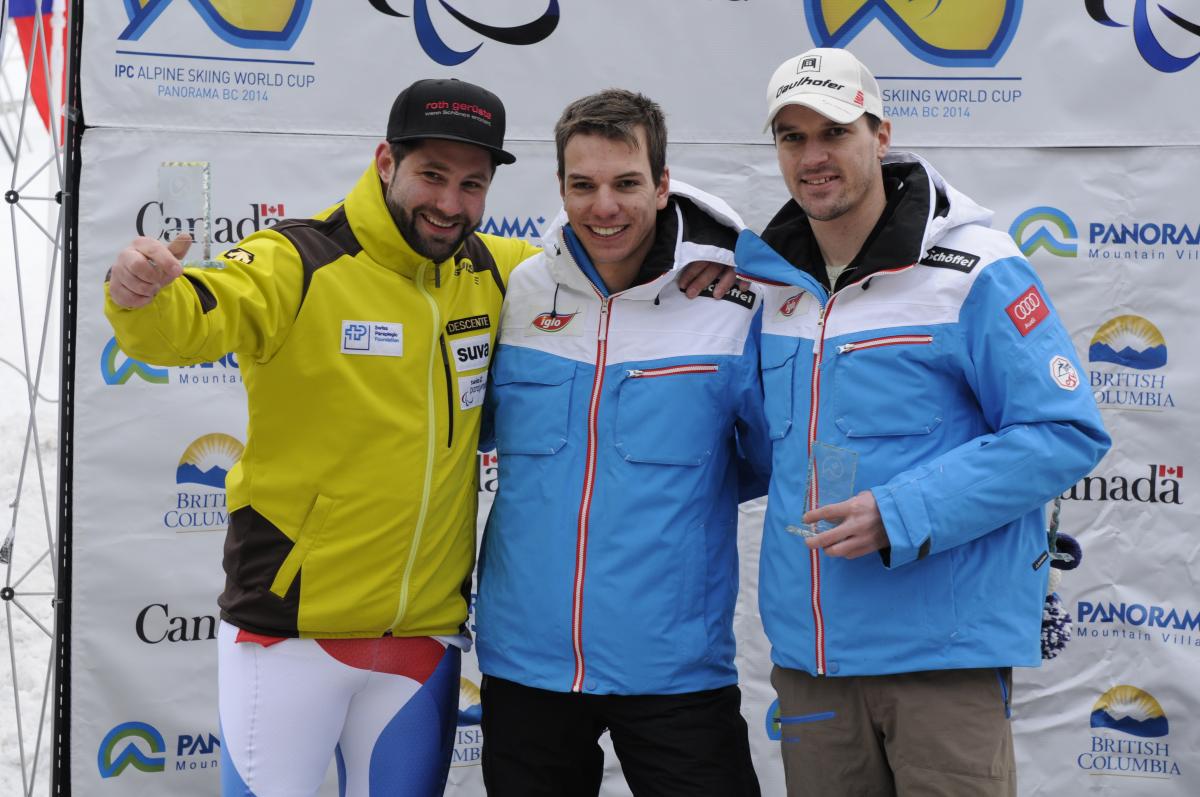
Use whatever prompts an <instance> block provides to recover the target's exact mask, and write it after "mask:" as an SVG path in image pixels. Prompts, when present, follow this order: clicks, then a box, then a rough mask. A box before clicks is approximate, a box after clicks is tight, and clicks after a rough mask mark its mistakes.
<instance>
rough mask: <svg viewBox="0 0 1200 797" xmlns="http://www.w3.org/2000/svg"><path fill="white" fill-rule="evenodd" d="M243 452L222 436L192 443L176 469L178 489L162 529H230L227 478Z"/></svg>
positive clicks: (165, 515)
mask: <svg viewBox="0 0 1200 797" xmlns="http://www.w3.org/2000/svg"><path fill="white" fill-rule="evenodd" d="M242 451H243V446H242V444H241V443H240V442H239V441H238V440H237V439H236V438H234V437H230V436H229V435H227V434H221V433H219V432H218V433H214V434H206V435H204V436H202V437H199V438H197V439H196V440H195V441H193V442H192V444H191V445H189V446H188V447H187V450H185V451H184V452H183V456H182V457H180V459H179V465H178V466H177V467H176V468H175V484H176V485H178V487H179V489H178V490H177V491H176V492H175V493H174V494H173V495H172V499H171V505H170V506H169V507H168V508H167V509H166V511H164V512H163V526H164V527H165V528H167V529H170V530H171V531H175V532H187V531H224V530H225V529H226V528H227V527H228V525H229V512H228V509H227V505H226V501H225V477H226V476H227V475H228V474H229V470H230V469H231V468H232V467H233V466H234V463H236V462H237V461H238V460H239V459H241V456H242Z"/></svg>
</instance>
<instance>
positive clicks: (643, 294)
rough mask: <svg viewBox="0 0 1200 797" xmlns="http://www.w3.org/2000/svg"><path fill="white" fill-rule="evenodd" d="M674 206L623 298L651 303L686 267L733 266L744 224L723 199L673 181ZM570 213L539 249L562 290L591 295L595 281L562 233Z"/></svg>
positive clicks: (661, 215) (659, 223)
mask: <svg viewBox="0 0 1200 797" xmlns="http://www.w3.org/2000/svg"><path fill="white" fill-rule="evenodd" d="M670 194H671V195H670V201H669V202H668V203H667V206H666V207H665V208H664V209H663V210H660V211H659V212H658V217H657V219H656V222H655V226H656V230H655V238H654V244H653V246H652V247H651V249H650V252H649V253H648V254H647V255H646V260H645V262H644V263H643V266H642V270H641V272H640V273H639V275H638V279H637V281H636V283H635V284H634V285H633V286H632V287H630V288H628V289H626V290H625V291H622V295H623V296H628V297H631V298H635V299H638V298H641V299H653V298H655V297H656V296H658V295H659V294H660V293H661V292H662V291H663V290H664V289H665V288H666V286H667V285H669V284H671V283H672V282H674V281H675V280H676V279H677V278H678V276H679V271H680V270H681V269H682V268H683V267H684V266H686V265H687V264H688V263H692V262H694V261H697V260H708V261H712V262H714V263H721V264H724V265H727V266H733V265H734V246H735V244H736V241H737V236H738V233H739V232H741V231H742V230H744V229H745V228H746V225H745V222H743V221H742V218H741V216H739V215H738V214H737V212H736V211H735V210H733V208H731V207H730V206H729V205H728V204H727V203H726V202H725V201H724V200H722V199H720V198H719V197H716V196H713V195H712V194H709V193H707V192H705V191H701V190H700V189H698V188H696V187H694V186H692V185H689V184H688V183H685V182H683V181H681V180H674V179H672V180H671V183H670ZM567 224H568V219H567V212H566V210H565V209H560V210H559V211H558V215H556V216H555V217H554V220H553V221H552V222H550V225H549V226H548V227H547V228H546V231H545V233H544V235H543V236H542V240H541V242H540V245H541V247H542V249H543V250H545V252H546V253H547V255H548V256H549V258H550V273H551V274H552V275H553V277H554V279H555V280H556V281H557V282H559V283H562V284H564V285H570V286H572V287H575V288H578V289H580V290H590V288H591V281H590V280H589V279H588V277H587V276H586V275H585V274H584V273H583V272H582V271H580V268H579V266H578V265H577V264H576V263H575V262H574V260H573V258H572V256H571V255H570V253H569V250H568V247H567V242H566V239H565V234H564V228H565V227H566V226H567Z"/></svg>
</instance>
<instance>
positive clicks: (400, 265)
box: [345, 163, 462, 280]
mask: <svg viewBox="0 0 1200 797" xmlns="http://www.w3.org/2000/svg"><path fill="white" fill-rule="evenodd" d="M345 208H346V218H347V219H349V221H350V229H351V231H352V232H353V233H354V237H355V238H357V239H358V242H359V243H361V244H362V247H363V250H364V251H365V252H366V253H367V254H368V255H369V256H370V258H371V259H372V260H374V261H375V262H376V263H378V264H379V265H381V266H383V267H384V268H387V269H390V270H392V271H395V272H397V273H398V274H401V275H403V276H405V277H408V278H409V279H412V280H415V279H416V276H417V269H419V268H420V267H421V265H423V264H427V263H432V261H431V260H430V259H429V258H427V257H424V256H423V255H419V254H417V253H416V252H415V251H413V248H412V247H411V246H409V245H408V241H406V240H404V236H403V235H401V234H400V230H399V229H398V228H397V227H396V222H395V221H394V220H393V219H392V214H391V211H389V210H388V207H387V203H386V202H384V198H383V183H382V181H381V180H380V179H379V173H378V172H376V171H375V164H374V163H372V164H371V165H370V166H369V167H367V170H366V171H365V172H364V173H363V175H362V177H360V178H359V179H358V182H357V183H356V184H355V186H354V188H352V189H351V190H350V193H349V194H347V196H346V202H345ZM461 248H462V247H459V249H460V250H461ZM455 254H457V252H456V253H455ZM453 260H454V255H451V256H450V257H448V258H446V259H445V260H443V261H442V262H441V263H440V264H438V265H439V267H441V266H444V265H448V264H451V263H452V262H453Z"/></svg>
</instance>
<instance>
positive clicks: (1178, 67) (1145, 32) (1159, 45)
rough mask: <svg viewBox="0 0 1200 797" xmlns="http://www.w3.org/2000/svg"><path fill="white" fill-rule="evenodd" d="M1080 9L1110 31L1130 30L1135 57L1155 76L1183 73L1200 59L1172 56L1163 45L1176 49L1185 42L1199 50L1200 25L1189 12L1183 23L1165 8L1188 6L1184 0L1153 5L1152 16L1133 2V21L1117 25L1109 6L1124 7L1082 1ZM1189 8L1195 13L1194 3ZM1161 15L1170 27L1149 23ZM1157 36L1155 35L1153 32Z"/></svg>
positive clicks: (1102, 0) (1107, 0) (1103, 0)
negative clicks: (1153, 17)
mask: <svg viewBox="0 0 1200 797" xmlns="http://www.w3.org/2000/svg"><path fill="white" fill-rule="evenodd" d="M1084 5H1085V6H1086V8H1087V12H1088V16H1090V17H1091V18H1092V19H1094V20H1095V21H1096V22H1099V23H1100V24H1101V25H1105V26H1107V27H1110V28H1128V27H1131V26H1132V28H1133V42H1134V44H1135V45H1136V46H1137V51H1138V54H1139V55H1141V56H1142V60H1144V61H1145V62H1146V63H1147V64H1149V65H1150V66H1152V67H1154V68H1155V69H1157V70H1158V71H1159V72H1166V73H1171V72H1181V71H1183V70H1184V69H1187V68H1188V67H1189V66H1191V65H1192V64H1193V63H1195V61H1196V59H1197V58H1200V51H1198V52H1193V53H1190V54H1188V55H1182V56H1181V55H1176V54H1174V53H1172V52H1171V51H1170V50H1168V49H1167V47H1166V46H1165V45H1164V39H1165V40H1167V41H1168V42H1170V43H1172V44H1173V46H1175V47H1176V48H1178V47H1180V46H1187V45H1181V44H1180V42H1181V41H1187V42H1189V43H1190V46H1191V47H1192V48H1196V47H1200V21H1198V20H1197V19H1196V18H1195V17H1196V16H1197V14H1196V13H1195V12H1194V11H1193V12H1192V16H1193V19H1187V18H1185V17H1183V16H1180V15H1179V14H1177V13H1176V12H1174V11H1172V10H1171V9H1170V8H1168V5H1173V6H1175V7H1177V8H1178V7H1179V6H1184V7H1186V6H1187V5H1188V4H1187V3H1186V2H1185V0H1173V2H1170V3H1165V2H1164V3H1160V2H1155V3H1154V4H1153V5H1154V12H1151V11H1150V8H1149V4H1148V3H1147V1H1146V0H1135V2H1134V5H1133V19H1132V21H1131V22H1130V23H1128V24H1127V23H1124V22H1118V21H1117V20H1115V19H1113V17H1112V14H1110V13H1109V8H1108V7H1109V6H1110V5H1113V6H1115V7H1117V8H1120V7H1121V6H1123V5H1124V6H1127V5H1128V3H1127V2H1126V3H1120V2H1118V3H1113V2H1112V0H1084ZM1191 5H1192V8H1193V9H1195V7H1196V6H1195V3H1192V4H1191ZM1151 13H1155V14H1161V15H1162V18H1163V19H1165V20H1168V21H1169V22H1170V23H1171V24H1170V25H1167V24H1162V25H1153V24H1152V23H1151V22H1150V14H1151ZM1156 28H1157V29H1158V30H1159V31H1160V32H1159V33H1157V34H1156V33H1155V29H1156Z"/></svg>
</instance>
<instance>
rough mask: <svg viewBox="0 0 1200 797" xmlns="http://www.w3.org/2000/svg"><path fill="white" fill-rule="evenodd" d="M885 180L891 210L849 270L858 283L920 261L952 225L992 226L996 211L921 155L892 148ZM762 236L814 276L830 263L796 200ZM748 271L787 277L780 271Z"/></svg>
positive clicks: (884, 215)
mask: <svg viewBox="0 0 1200 797" xmlns="http://www.w3.org/2000/svg"><path fill="white" fill-rule="evenodd" d="M883 179H884V185H885V188H886V190H887V194H888V206H887V209H886V210H885V211H884V214H883V215H882V216H881V217H880V221H879V223H878V224H876V226H875V228H874V229H873V230H872V231H871V233H870V235H868V236H867V240H866V241H865V242H864V243H863V247H862V249H861V250H860V251H859V253H858V255H857V256H855V258H854V260H853V261H852V262H851V263H850V265H849V267H848V269H847V271H848V272H849V269H850V268H851V267H852V268H853V272H851V275H852V278H853V280H854V281H856V282H857V281H858V280H861V279H863V278H865V277H868V276H870V275H871V274H874V273H876V272H878V271H883V270H888V269H895V268H903V267H905V266H910V265H912V264H914V263H916V262H918V261H919V260H921V258H923V257H924V256H925V253H926V252H928V251H929V248H930V247H932V246H935V245H936V244H937V242H938V241H940V240H941V239H942V238H944V237H945V236H946V234H947V233H948V232H949V231H950V230H953V229H955V228H957V227H962V226H964V225H968V224H980V225H983V226H988V225H989V224H990V222H991V219H992V212H991V211H990V210H988V209H986V208H984V207H982V206H980V205H979V204H977V203H976V202H975V201H974V200H972V199H971V198H970V197H968V196H967V195H966V194H963V193H962V192H961V191H958V190H957V189H956V188H954V187H953V186H951V185H950V184H949V183H947V182H946V180H945V178H943V177H942V176H941V174H939V173H938V172H937V170H936V169H934V168H933V166H931V165H930V164H929V163H928V162H927V161H926V160H925V159H923V158H921V157H920V156H918V155H914V154H912V153H910V152H892V153H889V154H888V155H887V156H886V157H885V158H884V159H883ZM762 240H763V241H765V242H766V243H767V244H768V245H769V246H770V247H771V248H772V249H774V250H775V251H776V252H778V253H779V254H780V255H782V256H783V257H785V258H786V259H787V260H788V262H790V263H791V264H792V265H793V266H795V267H796V268H799V269H801V270H803V271H805V272H806V273H808V274H810V275H811V274H820V273H822V272H823V269H824V266H825V263H824V262H823V261H822V259H821V255H820V250H819V249H818V247H817V243H816V239H815V238H814V236H813V232H812V227H811V225H810V224H809V221H808V217H807V216H806V215H805V213H804V211H803V210H801V209H800V206H799V205H798V204H797V203H796V201H795V200H794V199H793V200H789V201H788V203H787V204H786V205H784V206H783V208H781V209H780V211H779V212H778V213H776V214H775V217H774V218H773V219H771V221H770V222H769V223H768V224H767V227H766V229H764V230H763V233H762ZM747 273H748V276H752V277H753V276H763V277H767V278H768V279H770V280H772V281H784V280H780V277H781V276H782V275H781V274H778V273H775V274H770V275H768V274H761V275H756V274H755V273H754V272H753V271H750V272H747ZM786 281H788V282H794V280H786ZM818 281H821V280H820V279H819V278H818Z"/></svg>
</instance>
